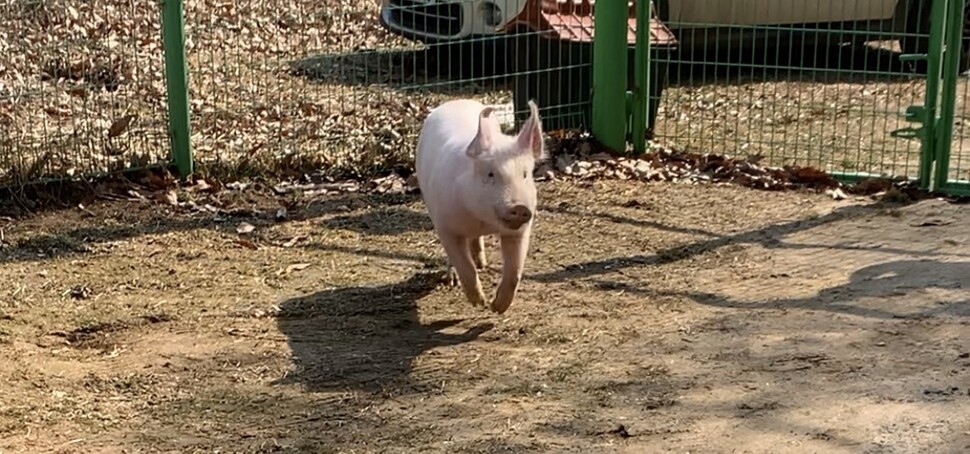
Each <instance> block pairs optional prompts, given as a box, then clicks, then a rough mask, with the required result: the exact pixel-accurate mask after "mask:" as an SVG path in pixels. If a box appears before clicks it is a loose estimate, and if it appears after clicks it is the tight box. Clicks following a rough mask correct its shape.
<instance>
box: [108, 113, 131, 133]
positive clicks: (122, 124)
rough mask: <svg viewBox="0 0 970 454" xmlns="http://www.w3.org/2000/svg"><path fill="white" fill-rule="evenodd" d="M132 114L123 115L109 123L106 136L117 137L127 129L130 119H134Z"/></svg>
mask: <svg viewBox="0 0 970 454" xmlns="http://www.w3.org/2000/svg"><path fill="white" fill-rule="evenodd" d="M134 119H135V116H134V115H125V116H123V117H121V118H119V119H117V120H115V121H114V123H112V124H111V127H110V128H108V137H118V136H120V135H121V134H123V133H124V132H125V131H127V130H128V126H130V125H131V120H134Z"/></svg>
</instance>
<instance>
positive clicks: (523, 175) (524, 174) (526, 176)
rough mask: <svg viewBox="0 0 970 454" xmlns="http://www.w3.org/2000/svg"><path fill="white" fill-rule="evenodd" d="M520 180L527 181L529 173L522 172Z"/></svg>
mask: <svg viewBox="0 0 970 454" xmlns="http://www.w3.org/2000/svg"><path fill="white" fill-rule="evenodd" d="M522 178H523V179H526V180H528V179H529V172H528V171H523V172H522Z"/></svg>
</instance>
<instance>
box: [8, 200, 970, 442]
mask: <svg viewBox="0 0 970 454" xmlns="http://www.w3.org/2000/svg"><path fill="white" fill-rule="evenodd" d="M265 194H266V192H261V191H259V190H256V189H250V190H246V191H242V192H240V191H226V192H224V193H222V194H220V195H219V196H218V198H219V200H218V203H220V204H222V206H223V207H224V208H225V211H224V212H220V213H217V214H211V213H210V214H199V213H198V212H196V213H195V214H193V213H190V212H189V211H188V210H183V209H178V208H169V207H166V206H164V205H160V204H155V203H147V202H128V201H110V202H108V201H102V202H97V203H94V204H91V205H90V206H86V207H85V208H84V209H71V210H64V211H59V212H52V213H46V214H40V215H38V216H36V217H33V218H30V219H26V220H18V221H10V220H7V221H2V223H0V225H2V234H3V236H2V238H3V240H2V243H0V244H2V247H0V280H3V281H4V282H6V284H4V285H3V286H2V287H0V361H2V363H3V364H4V366H3V368H2V369H0V380H2V382H0V388H2V389H3V393H2V394H0V451H2V452H62V453H67V452H77V453H81V452H84V453H90V452H180V453H187V452H347V453H363V452H408V453H412V452H442V453H444V452H448V453H505V452H507V453H524V452H627V453H644V452H751V453H753V452H825V453H839V452H852V453H859V452H866V453H903V452H906V453H909V452H934V453H947V452H954V453H955V452H967V450H970V373H968V372H970V371H968V369H970V300H968V292H967V290H966V289H967V288H968V287H970V233H968V230H967V225H970V213H968V212H967V210H966V208H965V206H961V205H956V204H951V203H949V202H945V201H941V200H926V201H922V202H918V203H915V204H912V205H908V206H888V205H880V204H872V203H871V202H867V201H862V200H854V201H839V202H836V201H833V200H831V199H830V198H827V197H824V196H822V195H815V194H809V193H800V192H784V193H782V192H779V193H769V192H757V191H754V190H748V189H742V188H738V187H733V186H720V187H717V186H691V185H677V184H668V183H664V184H659V183H658V184H643V183H632V182H619V181H600V182H594V183H590V182H549V183H543V184H541V186H540V198H541V201H542V206H541V210H540V216H541V217H540V218H539V219H538V220H537V226H536V229H537V230H536V233H535V241H534V247H533V251H532V254H531V256H530V258H529V262H528V270H527V276H526V279H525V280H524V282H523V284H522V287H521V292H520V296H519V298H518V299H517V300H516V301H515V303H514V304H513V306H512V308H511V309H510V311H509V312H507V313H506V314H505V315H503V316H495V315H492V314H489V313H486V312H484V311H483V310H481V309H476V308H473V307H471V306H470V305H468V304H467V303H465V302H464V300H463V299H462V298H461V295H460V290H458V289H457V288H450V287H446V286H443V285H439V280H440V274H439V269H440V267H441V266H442V263H443V262H442V260H443V254H442V252H440V250H439V246H438V245H437V243H436V242H435V240H434V237H433V235H432V232H431V230H430V229H431V225H430V222H429V221H428V219H427V217H426V214H425V211H424V207H423V204H422V203H421V202H420V201H419V200H418V199H417V196H413V195H384V196H372V195H346V196H331V197H326V198H316V199H313V200H310V199H296V200H295V203H293V204H291V205H290V207H289V211H288V212H289V219H288V220H287V221H285V222H276V221H275V220H274V219H273V217H274V213H275V212H276V211H277V208H278V206H279V205H278V201H276V200H274V198H273V197H268V196H266V195H265ZM241 222H248V223H250V224H251V225H253V226H255V231H254V232H252V233H251V234H248V235H247V236H246V238H245V239H240V235H239V234H237V227H238V226H239V225H240V223H241ZM490 244H491V246H492V247H490V249H489V257H490V259H491V262H492V264H493V266H495V264H497V263H498V259H499V257H498V254H497V252H496V251H495V249H494V244H495V243H494V241H492V242H491V243H490ZM497 276H498V274H497V270H492V271H490V272H487V273H486V276H485V284H486V288H487V289H488V290H489V291H491V290H493V289H494V285H495V282H496V278H497Z"/></svg>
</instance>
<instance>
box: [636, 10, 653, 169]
mask: <svg viewBox="0 0 970 454" xmlns="http://www.w3.org/2000/svg"><path fill="white" fill-rule="evenodd" d="M634 52H635V55H634V60H633V61H634V63H633V64H634V65H636V66H635V67H634V68H633V78H634V80H635V82H634V86H633V150H634V151H635V152H636V153H637V154H643V153H645V152H646V151H647V121H648V115H647V110H648V107H649V105H650V2H649V1H645V0H637V44H636V49H635V50H634Z"/></svg>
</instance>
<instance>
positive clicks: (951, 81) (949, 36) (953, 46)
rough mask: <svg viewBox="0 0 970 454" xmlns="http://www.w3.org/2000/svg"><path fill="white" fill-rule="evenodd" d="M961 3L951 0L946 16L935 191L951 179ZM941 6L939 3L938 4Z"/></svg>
mask: <svg viewBox="0 0 970 454" xmlns="http://www.w3.org/2000/svg"><path fill="white" fill-rule="evenodd" d="M963 2H964V0H950V1H949V2H947V3H949V7H948V9H947V14H946V18H947V21H946V51H945V53H944V54H943V93H942V99H943V101H942V102H941V105H940V127H939V128H938V129H937V130H936V132H937V134H938V135H937V137H936V140H935V141H934V145H935V146H934V153H933V154H934V156H935V158H936V172H935V177H934V185H933V186H934V188H940V187H941V186H944V185H946V182H947V181H948V180H949V179H950V176H949V173H950V147H951V146H952V145H953V116H954V113H955V110H956V100H957V77H958V76H959V74H957V73H958V72H959V70H960V69H959V64H960V44H961V41H963V39H962V38H963ZM940 3H942V2H940Z"/></svg>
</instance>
